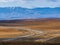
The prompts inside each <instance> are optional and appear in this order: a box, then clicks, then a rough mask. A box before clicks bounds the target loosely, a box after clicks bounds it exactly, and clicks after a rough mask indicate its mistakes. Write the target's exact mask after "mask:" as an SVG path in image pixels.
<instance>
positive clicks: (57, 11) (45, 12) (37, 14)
mask: <svg viewBox="0 0 60 45" xmlns="http://www.w3.org/2000/svg"><path fill="white" fill-rule="evenodd" d="M36 18H60V7H56V8H48V7H47V8H33V9H28V8H21V7H4V8H1V7H0V20H12V19H36Z"/></svg>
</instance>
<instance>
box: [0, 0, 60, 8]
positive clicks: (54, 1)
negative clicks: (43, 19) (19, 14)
mask: <svg viewBox="0 0 60 45" xmlns="http://www.w3.org/2000/svg"><path fill="white" fill-rule="evenodd" d="M0 7H24V8H36V7H50V8H55V7H60V0H1V1H0Z"/></svg>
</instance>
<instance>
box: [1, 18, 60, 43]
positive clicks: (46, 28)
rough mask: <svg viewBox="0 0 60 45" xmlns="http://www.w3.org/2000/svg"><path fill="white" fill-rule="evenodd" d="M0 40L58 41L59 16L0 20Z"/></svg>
mask: <svg viewBox="0 0 60 45" xmlns="http://www.w3.org/2000/svg"><path fill="white" fill-rule="evenodd" d="M0 41H33V42H46V43H60V18H44V19H22V20H17V19H16V20H1V21H0Z"/></svg>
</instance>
